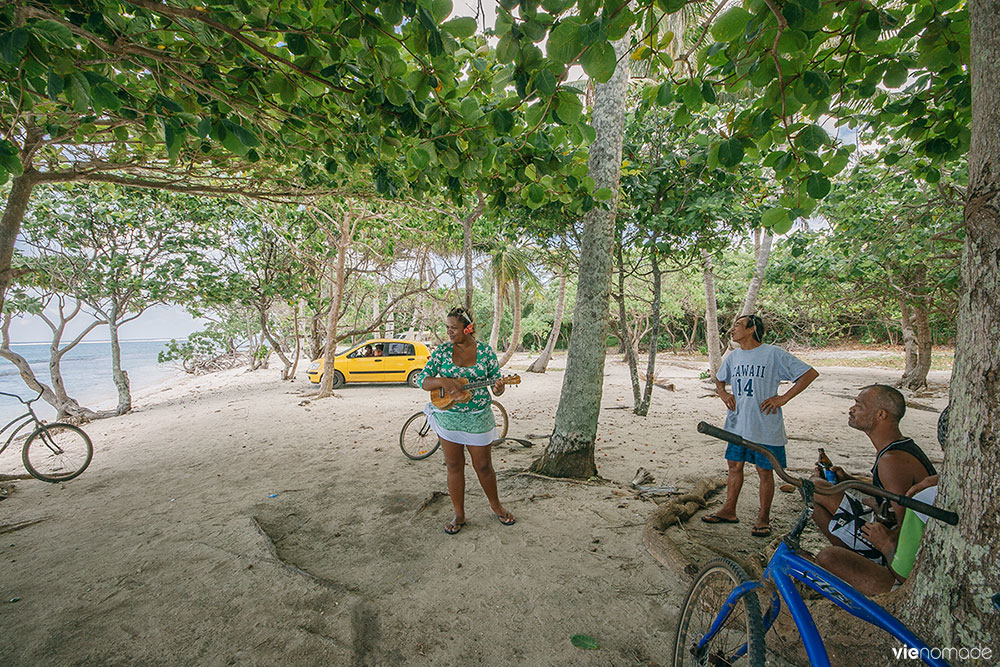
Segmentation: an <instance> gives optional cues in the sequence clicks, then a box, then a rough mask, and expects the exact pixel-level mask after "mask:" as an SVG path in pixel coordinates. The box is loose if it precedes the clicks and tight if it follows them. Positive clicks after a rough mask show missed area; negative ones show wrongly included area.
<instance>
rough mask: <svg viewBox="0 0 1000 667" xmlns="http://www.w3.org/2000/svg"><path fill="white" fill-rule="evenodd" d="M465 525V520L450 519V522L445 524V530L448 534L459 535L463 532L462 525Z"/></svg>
mask: <svg viewBox="0 0 1000 667" xmlns="http://www.w3.org/2000/svg"><path fill="white" fill-rule="evenodd" d="M464 525H465V522H464V521H463V522H462V523H455V522H454V521H449V522H448V523H446V524H444V532H445V533H447V534H448V535H458V534H459V533H460V532H462V526H464Z"/></svg>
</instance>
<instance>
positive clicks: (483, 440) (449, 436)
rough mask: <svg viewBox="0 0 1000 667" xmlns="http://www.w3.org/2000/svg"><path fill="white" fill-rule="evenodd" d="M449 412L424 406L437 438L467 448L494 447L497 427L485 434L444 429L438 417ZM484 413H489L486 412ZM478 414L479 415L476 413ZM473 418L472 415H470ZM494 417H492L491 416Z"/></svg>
mask: <svg viewBox="0 0 1000 667" xmlns="http://www.w3.org/2000/svg"><path fill="white" fill-rule="evenodd" d="M443 412H447V410H438V409H437V408H435V407H434V404H433V403H428V404H427V405H426V406H424V414H425V415H427V423H429V424H430V425H431V428H432V429H434V433H435V434H437V437H439V438H441V439H442V440H447V441H448V442H454V443H455V444H458V445H466V446H467V447H485V446H486V445H492V444H493V443H494V441H496V439H497V429H496V426H494V427H492V428H490V429H489V430H487V431H485V432H483V433H470V432H469V431H459V430H452V429H447V428H444V427H443V426H442V425H441V424H440V423H439V422H438V420H437V418H436V416H437V415H438V414H441V413H443ZM483 412H487V411H486V410H484V411H483ZM476 414H478V413H476ZM470 416H471V414H470ZM491 416H492V415H491Z"/></svg>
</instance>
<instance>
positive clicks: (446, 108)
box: [0, 0, 593, 290]
mask: <svg viewBox="0 0 1000 667" xmlns="http://www.w3.org/2000/svg"><path fill="white" fill-rule="evenodd" d="M450 13H451V3H450V1H448V0H433V1H431V0H427V1H425V2H420V3H414V2H385V3H374V2H361V1H348V2H314V3H305V4H289V3H283V2H278V1H277V0H274V1H272V2H247V1H244V0H238V1H236V2H204V3H199V4H190V5H189V4H188V3H182V2H172V3H159V2H154V1H152V0H135V1H134V2H120V1H115V0H92V1H90V2H31V1H29V0H22V1H16V2H10V3H5V4H4V5H3V6H2V8H0V77H2V79H3V80H4V81H5V82H6V84H5V85H4V89H3V94H2V96H0V133H2V139H0V180H2V181H3V182H6V181H7V180H8V179H9V178H11V177H13V178H14V183H13V184H12V186H11V190H10V194H9V197H8V204H7V206H6V208H5V210H4V217H3V223H2V228H0V290H2V289H4V288H5V287H6V285H7V284H9V280H10V273H9V264H10V254H11V252H12V248H13V241H14V238H15V237H16V234H17V230H18V227H19V224H20V221H21V219H22V218H23V214H24V210H25V207H26V206H27V202H28V199H29V198H30V195H31V188H32V187H33V186H34V185H35V184H37V183H43V182H57V181H108V182H115V183H121V184H128V185H138V186H145V187H156V188H165V189H171V190H179V191H186V192H200V193H209V194H249V195H253V196H259V197H266V198H271V199H287V198H289V197H294V196H296V195H299V194H301V193H302V192H303V191H304V190H308V191H312V192H314V193H315V192H353V193H355V194H358V193H362V194H377V195H382V196H393V195H396V194H397V193H399V192H400V191H401V190H402V189H404V188H408V189H410V190H413V191H415V192H417V193H420V192H426V191H430V190H434V191H439V190H441V189H443V190H444V191H445V192H447V193H448V194H450V195H451V196H452V197H453V198H454V199H456V200H457V201H461V199H462V197H463V194H464V192H465V191H466V188H467V187H469V186H474V185H476V184H478V185H480V186H482V187H483V189H484V190H488V191H491V192H494V193H496V194H495V197H494V199H495V201H496V203H499V204H501V205H502V204H503V203H504V201H505V200H506V198H507V196H508V193H511V192H513V193H517V194H518V196H521V197H523V198H524V199H525V201H526V202H528V203H530V204H531V205H533V206H538V205H541V204H542V203H544V202H545V201H547V200H548V199H550V198H561V200H562V201H563V202H564V203H567V204H569V205H571V206H588V205H592V204H593V201H592V200H590V198H589V195H588V193H587V192H586V191H584V190H582V189H583V188H585V186H586V181H585V179H584V176H585V175H586V167H585V164H584V162H583V160H582V157H583V156H581V155H579V154H578V151H577V150H576V149H575V148H574V147H575V146H577V145H579V144H582V143H583V142H584V141H585V140H586V139H587V138H588V137H590V136H592V133H593V132H592V130H591V129H590V128H589V127H588V126H586V125H585V123H584V122H583V120H582V118H581V114H580V109H581V108H582V107H581V105H580V102H579V101H578V100H577V99H576V96H577V94H578V92H579V91H573V90H569V89H568V88H567V87H566V86H565V85H563V84H561V83H560V82H558V81H553V82H552V85H551V90H549V87H546V88H545V90H546V91H548V93H550V95H549V97H547V98H546V99H548V100H551V99H552V98H551V95H555V94H558V95H560V96H561V97H560V98H559V99H560V100H564V102H561V104H563V106H562V109H563V111H562V113H561V115H555V114H554V113H549V114H548V115H545V114H544V113H543V111H542V107H541V106H540V104H539V102H538V100H537V99H536V98H537V97H538V95H539V93H538V92H535V91H528V90H526V89H525V87H524V85H523V83H524V79H523V77H524V76H527V75H533V74H534V73H535V71H536V70H537V69H538V67H539V66H540V63H526V64H523V65H521V66H513V65H506V66H505V65H503V64H501V63H498V61H497V59H496V57H495V52H494V51H493V50H492V49H491V48H490V47H489V46H488V45H487V44H486V42H485V39H484V38H483V37H481V36H474V35H473V33H474V31H475V22H474V21H473V20H472V19H468V18H452V19H449V18H448V17H449V15H450ZM570 108H572V109H573V113H570V111H569V109H570ZM544 109H545V110H548V109H549V107H548V106H545V107H544ZM572 165H576V172H577V175H576V176H572V177H570V178H566V177H564V176H563V174H564V173H566V174H569V172H570V170H569V167H570V166H572ZM553 175H554V176H553ZM546 177H547V180H544V183H545V185H546V188H545V189H542V187H541V186H540V185H538V184H537V183H532V184H531V185H530V186H529V187H525V188H522V187H521V186H520V183H521V182H525V183H527V182H528V181H532V180H538V181H543V179H546ZM571 193H572V194H571Z"/></svg>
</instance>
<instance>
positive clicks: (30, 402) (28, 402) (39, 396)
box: [0, 389, 45, 405]
mask: <svg viewBox="0 0 1000 667" xmlns="http://www.w3.org/2000/svg"><path fill="white" fill-rule="evenodd" d="M44 393H45V389H41V390H39V392H38V396H35V397H34V398H32V399H31V400H27V401H26V400H24V399H23V398H21V397H20V396H19V395H17V394H8V393H7V392H5V391H0V396H10V397H11V398H16V399H17V400H19V401H20V402H21V403H23V404H24V405H31V404H32V403H34V402H35V401H37V400H38V399H40V398H41V397H42V394H44Z"/></svg>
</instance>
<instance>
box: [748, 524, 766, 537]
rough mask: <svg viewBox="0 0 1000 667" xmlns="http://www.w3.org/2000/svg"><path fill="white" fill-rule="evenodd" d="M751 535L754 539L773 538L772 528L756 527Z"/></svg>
mask: <svg viewBox="0 0 1000 667" xmlns="http://www.w3.org/2000/svg"><path fill="white" fill-rule="evenodd" d="M750 534H751V535H753V536H754V537H771V527H770V526H754V527H753V530H751V531H750Z"/></svg>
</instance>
